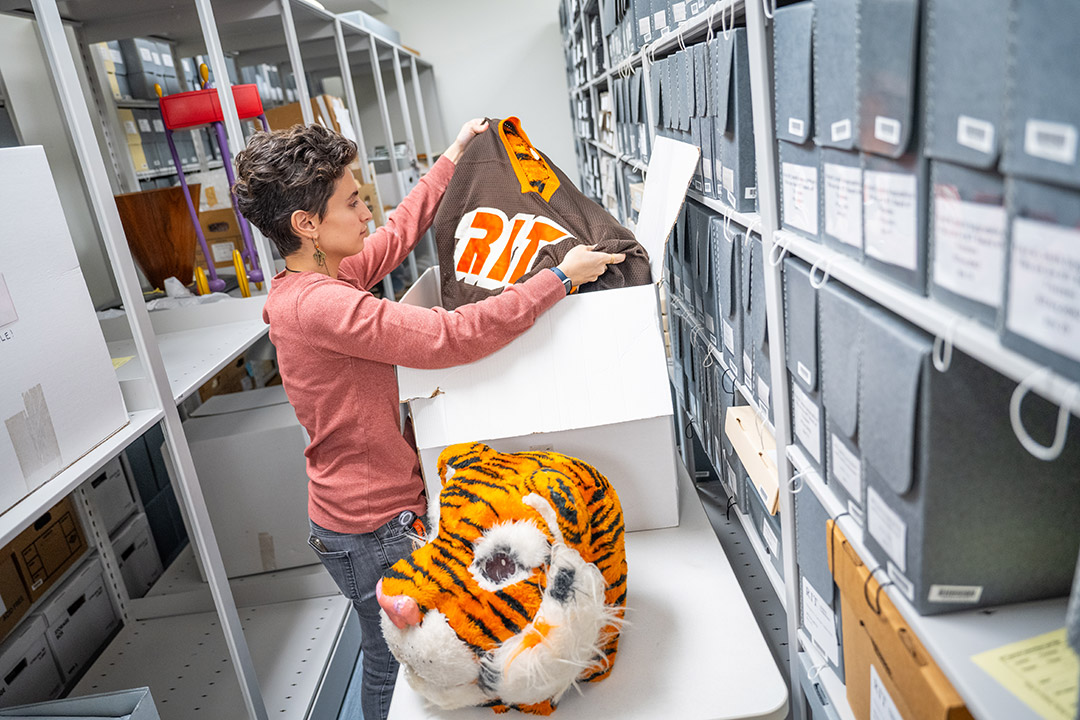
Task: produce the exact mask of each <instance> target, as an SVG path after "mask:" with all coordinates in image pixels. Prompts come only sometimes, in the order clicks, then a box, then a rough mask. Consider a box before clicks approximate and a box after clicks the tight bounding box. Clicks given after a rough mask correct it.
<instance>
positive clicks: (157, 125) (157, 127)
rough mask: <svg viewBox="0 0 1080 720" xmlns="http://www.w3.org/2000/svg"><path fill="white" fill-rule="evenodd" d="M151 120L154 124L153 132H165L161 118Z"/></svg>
mask: <svg viewBox="0 0 1080 720" xmlns="http://www.w3.org/2000/svg"><path fill="white" fill-rule="evenodd" d="M151 122H152V123H153V125H154V132H159V133H163V132H165V123H164V122H162V121H161V118H154V119H153V120H152V121H151Z"/></svg>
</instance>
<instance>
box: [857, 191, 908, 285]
mask: <svg viewBox="0 0 1080 720" xmlns="http://www.w3.org/2000/svg"><path fill="white" fill-rule="evenodd" d="M863 191H864V194H863V213H864V215H865V228H866V254H867V255H869V256H870V257H872V258H874V259H875V260H880V261H881V262H884V263H888V264H890V265H897V266H899V267H902V268H906V269H908V270H914V269H915V268H916V267H917V264H918V251H919V243H918V236H917V234H916V228H917V226H918V220H917V217H916V212H917V209H918V206H917V204H916V202H917V198H916V193H915V191H916V180H915V176H914V175H911V174H908V173H892V172H876V171H873V170H867V171H866V172H865V173H864V174H863Z"/></svg>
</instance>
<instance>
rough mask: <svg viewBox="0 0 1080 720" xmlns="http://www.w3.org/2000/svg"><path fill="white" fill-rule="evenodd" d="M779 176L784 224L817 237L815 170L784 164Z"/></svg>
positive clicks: (803, 166)
mask: <svg viewBox="0 0 1080 720" xmlns="http://www.w3.org/2000/svg"><path fill="white" fill-rule="evenodd" d="M780 174H781V176H782V180H783V186H784V187H783V192H784V202H783V211H784V222H786V223H787V224H789V225H791V226H793V227H796V228H798V229H800V230H802V231H803V232H807V233H810V234H811V235H817V231H818V177H817V168H816V167H809V166H806V165H796V164H795V163H784V164H783V166H782V168H781V171H780Z"/></svg>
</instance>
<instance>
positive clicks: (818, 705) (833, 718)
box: [795, 652, 840, 720]
mask: <svg viewBox="0 0 1080 720" xmlns="http://www.w3.org/2000/svg"><path fill="white" fill-rule="evenodd" d="M813 667H814V661H813V659H811V657H810V653H808V652H800V653H799V662H798V665H797V666H796V668H795V672H796V673H797V674H798V676H799V685H801V686H802V691H803V695H804V696H806V702H807V705H809V707H810V717H812V718H814V720H819V718H820V719H821V720H840V715H839V713H838V712H837V711H836V708H835V706H834V705H833V704H832V701H831V700H830V699H829V693H828V691H827V690H826V689H825V685H824V684H823V683H822V681H821V677H820V676H817V677H815V678H814V679H813V680H811V679H810V673H811V671H812V669H813Z"/></svg>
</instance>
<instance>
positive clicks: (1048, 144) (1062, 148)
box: [1024, 120, 1077, 165]
mask: <svg viewBox="0 0 1080 720" xmlns="http://www.w3.org/2000/svg"><path fill="white" fill-rule="evenodd" d="M1076 137H1077V132H1076V126H1075V125H1068V124H1066V123H1056V122H1048V121H1046V120H1028V121H1027V124H1026V125H1025V126H1024V152H1025V153H1027V154H1028V155H1031V156H1032V157H1037V158H1042V159H1043V160H1050V161H1051V162H1058V163H1062V164H1064V165H1072V164H1073V163H1075V162H1076Z"/></svg>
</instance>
